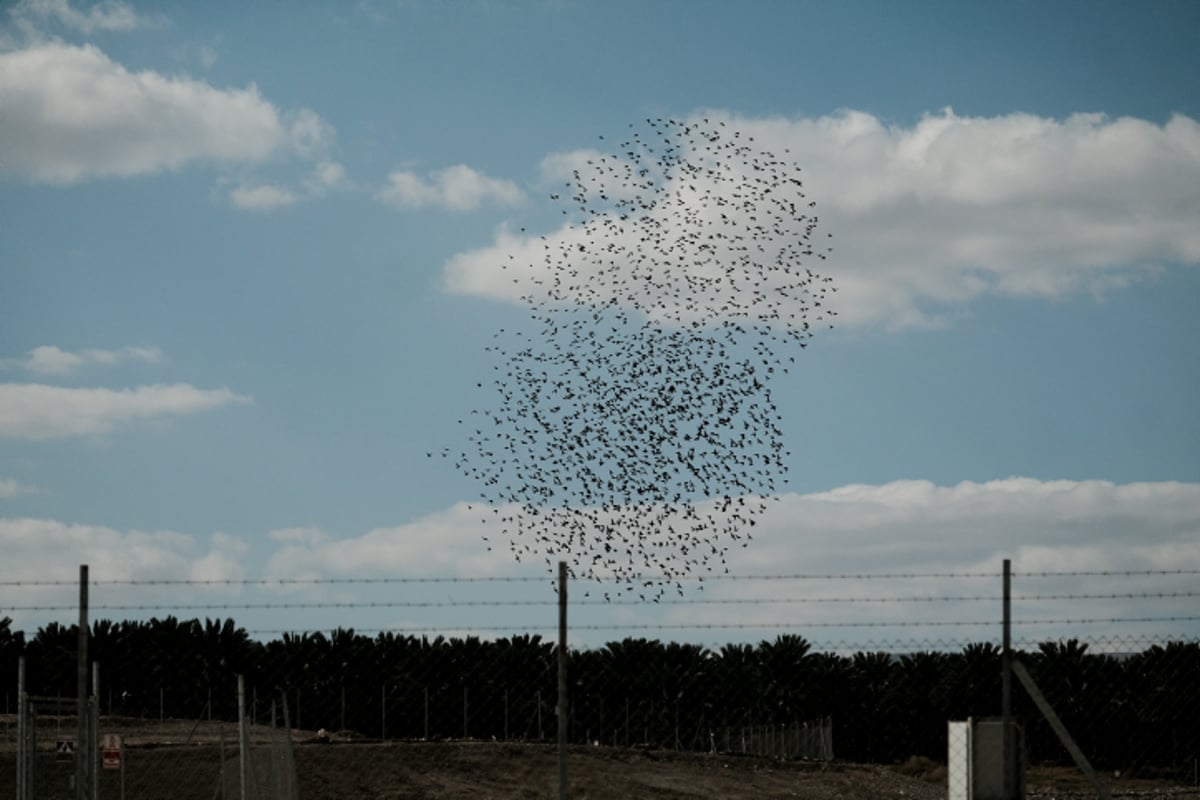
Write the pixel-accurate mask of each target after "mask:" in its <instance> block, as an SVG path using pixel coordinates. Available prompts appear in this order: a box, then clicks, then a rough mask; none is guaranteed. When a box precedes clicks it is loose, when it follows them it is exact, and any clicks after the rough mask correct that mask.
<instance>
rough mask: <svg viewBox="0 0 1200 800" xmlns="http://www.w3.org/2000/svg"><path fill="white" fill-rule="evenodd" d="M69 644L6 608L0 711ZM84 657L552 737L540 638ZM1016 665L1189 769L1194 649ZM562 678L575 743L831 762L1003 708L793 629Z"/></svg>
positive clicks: (190, 625) (363, 730)
mask: <svg viewBox="0 0 1200 800" xmlns="http://www.w3.org/2000/svg"><path fill="white" fill-rule="evenodd" d="M76 643H77V628H76V627H75V626H70V627H67V626H63V625H60V624H57V623H51V624H50V625H47V626H46V627H44V628H40V629H39V630H38V631H37V632H36V633H35V634H34V635H33V636H32V637H29V638H27V637H26V636H25V634H24V633H23V632H18V631H13V630H12V629H11V625H10V624H9V622H8V620H4V619H0V670H2V674H3V676H4V677H3V680H4V682H5V686H6V690H5V697H6V710H10V709H12V708H15V700H14V699H13V698H15V690H16V684H17V681H16V678H17V659H18V656H20V655H24V656H25V659H26V681H27V690H28V691H29V692H30V693H31V694H35V695H41V696H51V697H53V696H56V695H61V696H63V697H69V696H72V695H73V694H74V692H75V686H76V662H75V651H76ZM89 653H90V655H91V657H92V659H93V660H95V661H97V662H99V663H100V664H101V677H102V681H103V684H102V687H101V696H100V702H101V709H102V712H103V713H113V714H122V715H134V716H144V717H148V718H157V717H158V716H159V715H160V714H162V715H164V716H166V717H171V718H190V719H199V718H202V717H205V716H207V715H209V714H211V715H212V716H213V717H214V718H223V719H236V714H237V707H236V692H235V687H236V676H237V675H238V674H242V675H245V678H246V686H247V692H248V693H249V698H248V702H252V703H253V711H252V713H253V714H254V715H255V716H256V717H257V720H258V721H259V722H260V723H262V722H265V721H268V720H269V713H270V711H269V706H270V702H271V700H272V699H275V700H276V701H277V702H278V701H279V700H280V698H281V696H282V694H284V693H286V697H287V698H288V706H289V713H290V716H291V720H292V723H293V725H294V726H297V727H300V726H304V727H307V728H314V729H315V728H317V727H325V728H328V729H330V730H335V729H339V728H344V729H347V730H352V731H355V732H357V733H359V734H361V735H364V736H370V737H378V736H380V735H381V734H383V735H386V736H387V737H390V738H421V737H424V736H429V737H430V738H457V737H461V736H463V735H464V733H465V734H466V735H467V736H469V737H473V738H490V737H496V738H497V739H501V738H511V739H519V738H524V739H537V738H539V737H541V736H546V737H553V735H554V731H555V725H556V722H555V717H554V705H555V697H556V686H557V684H556V676H557V673H556V652H555V647H554V646H553V645H552V644H550V643H548V642H546V641H543V640H542V639H541V637H539V636H513V637H511V638H504V639H498V640H494V641H483V640H480V639H478V638H474V637H468V638H463V639H457V638H455V639H444V638H442V637H437V638H432V639H431V638H427V637H422V638H417V637H413V636H403V635H397V634H394V633H381V634H379V635H377V636H375V637H374V638H372V637H368V636H364V635H359V634H356V633H355V632H354V631H353V630H344V629H338V630H335V631H333V632H331V633H330V634H328V635H326V634H323V633H302V634H284V635H283V636H282V638H279V639H276V640H273V641H269V642H265V643H263V642H259V641H255V640H254V639H252V638H251V637H250V636H249V635H248V634H247V632H246V631H245V630H244V629H242V628H239V627H238V626H237V625H236V624H235V623H234V621H233V620H232V619H226V620H224V621H222V620H219V619H208V620H204V621H201V620H198V619H192V620H179V619H176V618H174V617H166V618H165V619H152V620H150V621H148V622H110V621H107V620H100V621H97V622H95V623H94V624H93V625H92V630H91V640H90V644H89ZM1018 656H1019V658H1021V660H1022V661H1023V662H1024V663H1025V664H1026V666H1027V667H1029V669H1030V671H1031V672H1032V673H1033V675H1034V677H1035V679H1036V680H1037V682H1038V684H1039V685H1040V686H1041V688H1042V689H1043V691H1044V693H1045V694H1046V696H1047V698H1048V699H1049V700H1050V702H1051V703H1052V704H1053V705H1054V707H1055V709H1056V710H1057V711H1058V713H1059V715H1060V716H1061V717H1062V719H1063V721H1064V722H1065V724H1066V725H1067V727H1068V728H1069V729H1070V731H1071V732H1072V733H1073V734H1074V736H1075V737H1076V739H1077V740H1078V741H1079V744H1080V745H1081V747H1082V748H1083V750H1084V751H1085V752H1086V753H1087V754H1088V756H1089V758H1090V759H1091V760H1092V762H1093V763H1094V764H1095V765H1096V766H1097V767H1099V768H1102V769H1121V770H1123V771H1125V772H1126V774H1129V772H1130V771H1135V772H1137V771H1143V770H1147V769H1151V768H1153V769H1166V770H1171V771H1179V772H1183V771H1186V772H1187V773H1188V774H1191V769H1192V766H1193V759H1194V758H1195V756H1196V753H1197V752H1200V681H1198V680H1197V676H1200V643H1198V642H1195V641H1191V642H1175V643H1168V644H1165V645H1155V646H1152V647H1150V648H1148V649H1146V650H1143V651H1141V652H1138V653H1134V654H1130V655H1127V656H1122V657H1115V656H1111V655H1097V654H1093V653H1089V652H1088V651H1087V645H1086V644H1081V643H1080V642H1078V641H1075V640H1069V641H1064V642H1046V643H1043V644H1042V645H1040V646H1039V647H1038V649H1037V650H1036V651H1034V652H1028V653H1020V654H1018ZM570 681H571V730H572V739H573V740H575V741H584V740H585V737H586V738H587V739H588V740H599V741H602V742H604V743H607V744H620V745H625V744H649V745H657V746H663V747H674V746H679V747H682V748H686V749H696V750H707V749H708V748H709V746H710V742H711V741H713V739H710V734H712V735H713V736H714V737H715V741H716V742H717V743H718V746H719V745H720V742H721V739H720V737H721V736H722V732H723V731H724V730H726V729H727V728H735V729H736V728H738V727H741V726H750V725H792V724H794V723H796V722H804V721H807V720H814V719H817V718H822V717H832V719H833V730H834V753H835V755H836V756H837V757H838V758H839V759H843V760H850V761H859V762H895V761H899V760H902V759H904V758H907V757H909V756H913V755H918V756H928V757H930V758H934V759H939V760H944V759H945V752H946V722H947V720H952V719H966V718H967V717H969V716H971V717H975V718H980V717H986V716H995V715H998V714H999V712H1000V650H999V648H997V647H996V646H994V645H991V644H973V645H969V646H967V647H965V648H964V649H963V650H961V651H960V652H956V653H947V652H915V653H910V654H907V655H900V656H897V655H893V654H890V653H882V652H860V653H857V654H855V655H853V656H840V655H834V654H829V653H820V652H813V651H812V649H811V646H810V645H809V643H808V642H807V641H806V640H805V639H803V638H801V637H799V636H794V635H784V636H779V637H777V638H776V639H774V640H773V641H763V642H760V643H759V644H757V645H747V644H729V645H726V646H724V647H721V648H719V649H716V650H710V649H706V648H704V647H701V646H697V645H691V644H679V643H674V642H659V641H652V640H647V639H625V640H622V641H619V642H610V643H609V644H607V645H605V646H603V647H600V648H597V649H590V650H582V651H572V652H571V653H570ZM1013 697H1014V706H1015V711H1016V712H1017V714H1018V715H1019V717H1020V718H1022V719H1023V720H1024V721H1025V723H1026V730H1027V739H1028V743H1029V749H1030V753H1031V758H1032V759H1033V760H1034V761H1062V762H1064V763H1069V762H1068V758H1067V755H1066V753H1065V751H1064V750H1063V748H1062V747H1061V746H1060V745H1059V744H1058V743H1057V740H1056V739H1055V738H1054V734H1053V732H1052V731H1051V730H1050V728H1049V726H1048V725H1046V724H1045V723H1044V722H1043V721H1042V720H1041V718H1040V715H1039V714H1038V712H1037V710H1036V709H1035V708H1034V706H1033V704H1032V703H1031V702H1030V701H1029V698H1027V697H1026V696H1025V694H1024V692H1023V691H1022V690H1021V689H1020V688H1019V686H1017V685H1016V684H1015V682H1014V689H1013ZM278 714H279V716H278V718H279V720H280V721H282V708H281V707H280V708H279V709H278ZM385 726H386V727H385ZM464 728H465V730H464Z"/></svg>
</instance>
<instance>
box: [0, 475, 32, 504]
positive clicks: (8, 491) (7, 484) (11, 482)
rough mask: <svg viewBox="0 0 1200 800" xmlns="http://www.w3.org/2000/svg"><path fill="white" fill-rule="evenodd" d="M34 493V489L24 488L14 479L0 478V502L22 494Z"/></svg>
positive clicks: (30, 487)
mask: <svg viewBox="0 0 1200 800" xmlns="http://www.w3.org/2000/svg"><path fill="white" fill-rule="evenodd" d="M36 491H37V489H36V488H34V487H32V486H26V485H24V484H22V483H20V482H19V481H17V480H15V479H14V478H0V500H4V499H7V498H10V497H17V496H19V495H23V494H33V493H34V492H36Z"/></svg>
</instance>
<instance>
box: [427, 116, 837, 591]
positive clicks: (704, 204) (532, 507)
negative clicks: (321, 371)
mask: <svg viewBox="0 0 1200 800" xmlns="http://www.w3.org/2000/svg"><path fill="white" fill-rule="evenodd" d="M630 128H631V129H632V130H631V132H630V133H629V135H628V136H627V137H625V140H624V141H622V142H621V143H620V144H619V145H618V146H617V147H616V148H615V150H614V151H613V152H611V153H608V154H600V153H599V152H597V153H596V154H595V155H593V156H591V157H586V158H581V159H580V161H579V163H578V165H577V167H576V168H575V169H574V171H573V175H572V177H571V180H569V181H567V182H566V183H565V185H564V186H563V189H562V190H561V191H558V192H554V193H553V194H551V195H550V198H551V199H552V200H555V201H558V202H560V203H561V204H562V206H563V208H562V212H563V215H564V217H565V221H564V227H563V228H562V229H561V230H560V231H558V232H557V233H555V234H553V235H550V236H542V237H540V240H538V241H539V242H540V244H541V249H542V258H541V260H540V261H539V260H534V261H532V262H530V263H522V261H521V260H519V259H518V258H517V257H516V256H511V257H510V258H509V259H508V260H507V263H504V264H501V265H499V266H498V268H499V269H504V270H509V274H510V275H511V277H512V281H513V283H514V284H516V285H517V286H518V287H519V288H520V290H521V291H522V292H524V294H523V295H522V298H521V299H522V301H523V302H524V303H525V304H526V305H527V306H528V309H529V312H530V322H531V326H530V328H529V330H527V331H524V332H514V331H500V332H499V333H497V334H496V336H495V338H494V340H493V342H492V344H491V346H490V347H489V348H488V350H490V351H491V352H493V353H494V354H495V358H496V365H495V367H494V369H495V374H494V376H493V379H492V381H491V382H480V383H479V384H478V388H479V389H480V390H482V391H484V392H485V393H488V395H489V396H490V398H491V402H485V403H484V404H483V406H482V407H481V408H479V409H477V410H475V411H473V412H472V413H471V417H470V418H469V421H468V420H467V419H464V420H463V421H462V424H463V425H464V426H465V428H466V434H467V441H468V445H467V446H466V448H465V450H464V451H463V452H461V453H459V454H458V455H457V457H456V467H457V468H458V469H459V470H460V471H461V472H463V473H464V474H466V475H467V476H468V477H470V478H472V479H474V480H476V481H477V482H478V483H479V484H480V485H481V493H480V495H481V499H482V500H483V501H484V505H485V507H486V508H487V509H488V510H489V511H490V512H491V519H490V521H491V522H495V521H498V522H499V527H500V536H501V537H502V538H504V539H506V540H507V543H508V546H509V547H510V549H511V550H512V552H513V554H514V556H515V557H516V558H517V559H518V560H523V559H535V558H542V559H544V560H545V561H546V562H547V564H548V565H550V567H551V568H552V569H553V567H554V562H556V561H558V560H566V561H567V562H568V565H569V570H570V572H571V574H572V576H573V577H583V578H591V579H595V580H598V581H601V582H603V583H604V584H605V585H606V587H607V591H604V592H603V594H604V596H605V598H606V599H612V597H614V596H617V595H622V594H636V595H637V596H639V597H641V598H642V599H643V600H658V599H660V598H661V597H662V595H663V594H664V593H665V592H667V591H671V590H675V591H678V592H680V593H682V590H683V584H682V579H683V578H685V577H699V578H700V579H701V580H703V578H704V577H705V576H706V575H711V574H714V573H719V572H721V571H728V568H727V567H726V566H725V564H726V555H727V553H728V551H729V548H730V547H734V546H738V545H742V546H745V545H746V543H747V542H748V541H749V540H750V538H751V531H750V529H751V528H752V527H753V526H754V525H755V523H756V517H758V516H759V515H761V514H762V513H763V512H764V511H765V510H766V507H767V502H768V500H769V498H771V497H773V496H775V495H776V494H777V491H778V490H779V489H780V488H781V485H782V484H783V483H784V482H785V481H786V472H787V463H786V462H787V456H788V453H787V452H786V451H785V449H784V444H783V442H782V438H783V434H782V429H781V416H780V409H779V408H778V406H777V405H776V403H775V400H774V399H773V397H772V393H771V381H772V379H773V378H774V377H776V376H777V375H779V374H781V373H785V372H787V371H788V369H789V367H790V366H791V365H792V364H793V363H794V361H795V356H796V354H797V353H798V352H799V351H800V350H801V349H803V348H804V347H806V346H807V343H808V340H809V339H810V338H811V337H812V336H813V335H814V332H815V331H816V330H817V329H820V328H822V327H826V326H829V327H831V326H832V317H833V316H834V313H835V312H833V311H832V310H830V309H829V308H828V307H827V306H826V300H827V294H828V293H829V292H832V291H835V288H836V287H834V286H833V285H832V283H831V279H830V278H829V277H824V276H821V275H819V274H817V273H816V272H814V271H813V270H812V269H811V268H809V267H806V266H804V264H805V262H806V261H807V262H810V263H811V261H812V260H813V259H814V258H815V259H817V260H824V259H825V258H826V257H827V253H828V252H830V251H831V250H832V248H831V247H828V246H827V245H828V242H827V241H826V240H827V239H828V236H829V235H828V234H826V235H825V236H824V237H821V242H822V244H821V245H818V244H817V241H818V237H817V223H818V219H817V216H816V213H815V205H816V204H815V203H814V202H812V201H810V200H808V199H807V198H806V196H805V194H804V191H803V184H802V182H801V178H800V167H799V166H798V165H797V164H795V163H794V162H791V161H790V160H786V151H785V157H783V158H781V157H779V156H777V155H775V154H774V153H771V152H768V151H767V150H764V149H762V148H760V147H757V146H756V145H755V142H754V139H753V138H752V137H750V136H747V135H744V134H743V133H742V132H740V131H738V130H735V129H733V128H732V127H728V126H727V125H726V123H725V122H723V121H715V122H710V121H709V120H707V119H697V120H692V121H677V120H672V119H648V120H646V126H645V127H644V128H642V129H640V130H639V129H635V126H633V125H631V126H630ZM600 138H601V140H603V138H604V137H600ZM493 392H494V394H493ZM449 454H450V451H446V455H449ZM485 521H488V520H486V519H485ZM485 538H488V537H486V536H485ZM492 538H493V539H494V538H495V536H494V535H493V536H492ZM491 546H492V542H491V541H489V544H488V547H489V549H490V547H491Z"/></svg>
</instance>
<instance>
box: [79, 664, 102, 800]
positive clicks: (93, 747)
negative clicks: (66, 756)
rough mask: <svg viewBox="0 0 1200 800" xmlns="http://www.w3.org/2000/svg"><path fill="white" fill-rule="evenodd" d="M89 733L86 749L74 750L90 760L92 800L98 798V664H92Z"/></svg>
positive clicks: (81, 747)
mask: <svg viewBox="0 0 1200 800" xmlns="http://www.w3.org/2000/svg"><path fill="white" fill-rule="evenodd" d="M88 719H89V725H88V728H90V731H89V733H88V741H87V749H86V750H85V749H84V748H83V745H80V746H79V747H78V748H76V750H77V751H78V753H79V754H80V755H83V754H84V753H87V755H88V757H89V758H90V759H91V760H92V763H91V765H90V766H89V768H88V771H89V772H91V775H90V776H89V777H90V778H91V781H92V800H97V799H98V798H99V797H100V663H99V662H96V663H94V664H92V702H91V715H90V716H89V718H88Z"/></svg>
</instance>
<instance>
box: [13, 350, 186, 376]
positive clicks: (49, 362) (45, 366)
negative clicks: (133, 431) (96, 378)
mask: <svg viewBox="0 0 1200 800" xmlns="http://www.w3.org/2000/svg"><path fill="white" fill-rule="evenodd" d="M163 360H164V358H163V353H162V351H161V350H159V349H158V348H157V347H123V348H121V349H120V350H101V349H95V348H92V349H87V350H81V351H79V352H77V353H73V352H69V351H66V350H63V349H61V348H59V347H56V346H54V345H42V346H40V347H35V348H33V349H32V350H30V351H29V354H28V356H27V357H26V358H25V359H22V360H20V361H17V362H15V363H16V365H17V366H20V367H22V368H24V369H26V370H29V371H30V372H34V373H37V374H39V375H68V374H70V373H72V372H75V371H76V370H78V369H80V368H82V367H84V366H87V365H89V364H101V365H105V366H111V365H113V364H118V363H120V362H123V361H142V362H144V363H147V364H160V363H162V362H163Z"/></svg>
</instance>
